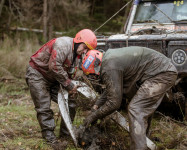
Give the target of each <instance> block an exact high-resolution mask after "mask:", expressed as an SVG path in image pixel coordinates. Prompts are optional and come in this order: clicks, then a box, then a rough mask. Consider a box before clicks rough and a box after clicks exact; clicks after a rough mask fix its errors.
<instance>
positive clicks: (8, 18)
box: [0, 0, 187, 150]
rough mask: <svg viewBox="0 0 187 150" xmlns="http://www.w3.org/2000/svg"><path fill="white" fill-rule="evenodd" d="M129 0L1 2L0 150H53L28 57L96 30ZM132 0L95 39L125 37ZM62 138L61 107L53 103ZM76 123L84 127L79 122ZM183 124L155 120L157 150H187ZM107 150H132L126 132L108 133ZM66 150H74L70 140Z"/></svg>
mask: <svg viewBox="0 0 187 150" xmlns="http://www.w3.org/2000/svg"><path fill="white" fill-rule="evenodd" d="M127 2H130V0H0V149H3V150H20V149H24V150H31V149H40V150H48V149H51V148H50V147H49V146H48V145H47V144H46V143H45V142H44V141H43V140H42V138H41V134H40V127H39V124H38V122H37V119H36V113H35V111H34V105H33V102H32V100H31V97H30V94H29V90H28V87H27V85H26V83H25V71H26V66H27V65H28V62H29V59H30V56H31V55H32V54H33V53H34V52H35V51H36V50H38V49H39V48H40V47H41V46H42V45H43V44H44V43H45V42H47V41H48V40H50V39H52V38H56V37H60V36H70V37H74V36H75V34H76V33H77V32H78V31H79V30H81V29H84V28H89V29H91V30H93V31H94V30H96V29H97V28H99V27H100V25H102V24H103V23H104V22H105V21H106V20H107V19H109V18H110V17H111V16H112V15H113V14H115V13H116V12H117V11H118V10H119V9H120V8H122V7H123V6H124V5H126V4H127ZM131 5H132V1H131V2H130V3H129V5H128V6H127V7H125V8H124V9H123V10H122V11H120V12H119V13H118V14H117V15H116V16H115V17H114V18H112V19H111V20H110V21H109V22H107V23H106V24H105V25H104V26H102V27H101V28H100V29H99V30H97V32H96V35H106V36H108V35H111V34H116V33H123V28H124V25H125V22H126V19H127V17H128V13H129V11H130V7H131ZM52 108H53V110H54V116H55V121H56V123H57V127H56V129H55V133H56V135H58V134H59V133H58V132H59V121H58V118H59V116H58V106H57V104H54V103H52ZM76 121H77V122H75V124H78V125H79V124H80V122H81V121H80V120H76ZM184 124H185V123H184V122H182V123H181V122H176V121H173V120H172V119H170V118H169V117H165V116H162V117H160V116H159V117H155V118H154V119H153V122H152V129H151V136H150V138H151V139H152V140H153V141H154V142H155V143H156V144H157V146H158V147H159V149H173V150H174V149H181V150H184V149H186V148H187V134H186V131H187V128H186V125H184ZM109 130H110V132H107V133H106V135H110V138H108V141H107V140H106V141H103V143H102V145H103V146H104V148H105V149H107V150H108V149H112V150H113V149H118V150H119V149H122V150H128V149H129V141H130V139H129V135H128V133H127V132H126V131H124V130H122V129H121V128H119V127H117V126H116V125H111V126H109V128H107V131H109ZM67 149H68V150H70V149H75V148H74V146H73V144H72V141H71V140H70V141H69V145H68V147H67Z"/></svg>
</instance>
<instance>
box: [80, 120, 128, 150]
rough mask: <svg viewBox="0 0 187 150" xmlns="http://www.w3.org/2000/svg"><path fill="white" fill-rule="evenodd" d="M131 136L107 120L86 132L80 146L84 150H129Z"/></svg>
mask: <svg viewBox="0 0 187 150" xmlns="http://www.w3.org/2000/svg"><path fill="white" fill-rule="evenodd" d="M129 140H130V138H129V135H128V133H127V132H125V131H122V130H120V129H119V128H118V127H116V126H115V125H114V123H113V122H111V121H109V120H107V121H106V122H102V123H100V124H95V125H93V126H91V127H90V128H88V129H87V130H85V132H84V133H83V134H82V137H81V138H79V145H80V147H82V148H83V149H84V150H127V149H128V148H129Z"/></svg>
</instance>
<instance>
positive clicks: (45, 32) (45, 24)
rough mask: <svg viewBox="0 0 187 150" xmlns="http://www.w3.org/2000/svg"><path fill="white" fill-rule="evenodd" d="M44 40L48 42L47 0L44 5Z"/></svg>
mask: <svg viewBox="0 0 187 150" xmlns="http://www.w3.org/2000/svg"><path fill="white" fill-rule="evenodd" d="M43 39H44V41H47V40H48V38H47V0H44V3H43Z"/></svg>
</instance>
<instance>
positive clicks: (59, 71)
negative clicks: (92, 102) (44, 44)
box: [49, 46, 74, 91]
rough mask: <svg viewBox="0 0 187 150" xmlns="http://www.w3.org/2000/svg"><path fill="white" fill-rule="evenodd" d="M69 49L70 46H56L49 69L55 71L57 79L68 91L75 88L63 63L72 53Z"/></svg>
mask: <svg viewBox="0 0 187 150" xmlns="http://www.w3.org/2000/svg"><path fill="white" fill-rule="evenodd" d="M69 49H70V48H69V47H68V46H54V47H53V51H52V54H51V57H50V60H49V69H50V70H51V71H52V72H53V73H54V76H55V78H56V80H57V81H58V82H59V83H60V84H61V85H62V86H63V87H65V88H66V90H68V91H70V90H72V89H73V88H74V84H73V83H72V82H71V80H70V79H69V77H68V73H67V72H66V71H65V70H64V68H63V63H64V61H65V60H66V59H67V57H68V55H69V53H70V50H69ZM70 63H71V62H70Z"/></svg>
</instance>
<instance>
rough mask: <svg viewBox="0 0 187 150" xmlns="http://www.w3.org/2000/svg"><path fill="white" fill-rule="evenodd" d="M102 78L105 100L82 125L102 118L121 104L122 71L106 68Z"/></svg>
mask: <svg viewBox="0 0 187 150" xmlns="http://www.w3.org/2000/svg"><path fill="white" fill-rule="evenodd" d="M102 80H103V83H104V84H105V85H106V90H105V91H106V92H105V94H106V95H105V96H106V99H105V100H106V102H105V103H104V104H103V105H102V106H101V107H100V108H99V109H97V110H96V111H94V112H92V113H91V114H90V115H89V116H88V117H87V118H86V119H85V123H84V125H85V126H86V127H88V125H89V124H91V123H92V122H94V121H96V120H97V119H101V118H104V117H105V116H107V115H109V114H111V113H113V112H114V111H115V110H117V109H118V108H119V107H120V105H121V101H122V94H123V72H122V71H120V70H106V71H105V72H104V73H103V75H102ZM96 103H97V102H96Z"/></svg>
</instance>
